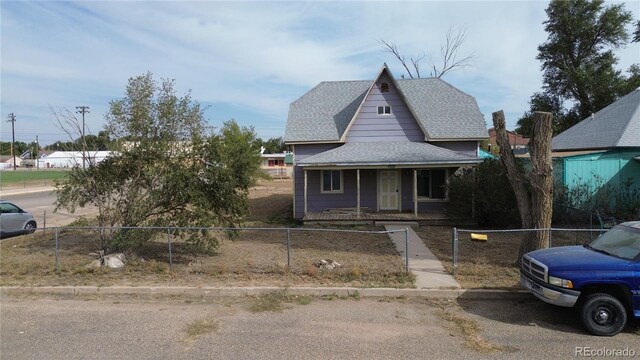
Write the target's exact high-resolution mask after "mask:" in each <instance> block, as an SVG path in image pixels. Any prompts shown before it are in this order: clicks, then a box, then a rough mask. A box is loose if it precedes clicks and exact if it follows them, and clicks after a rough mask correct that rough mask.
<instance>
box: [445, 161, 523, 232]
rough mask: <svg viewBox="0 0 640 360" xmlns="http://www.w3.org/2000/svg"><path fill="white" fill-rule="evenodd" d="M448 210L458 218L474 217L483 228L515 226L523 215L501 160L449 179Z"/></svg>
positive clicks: (486, 162) (483, 164)
mask: <svg viewBox="0 0 640 360" xmlns="http://www.w3.org/2000/svg"><path fill="white" fill-rule="evenodd" d="M449 194H450V199H449V204H448V205H447V207H446V210H447V212H448V213H449V214H452V215H457V216H471V215H472V207H475V217H476V219H477V220H478V224H479V225H482V226H497V227H504V226H516V225H519V224H520V212H519V211H518V203H517V201H516V196H515V193H514V192H513V189H512V188H511V184H510V183H509V179H508V178H507V174H506V170H505V168H504V165H502V162H500V160H496V159H487V160H485V161H484V162H482V163H481V164H480V165H478V167H477V168H476V169H475V171H474V170H470V169H465V170H463V171H461V173H460V174H458V175H454V176H453V177H452V178H451V179H449Z"/></svg>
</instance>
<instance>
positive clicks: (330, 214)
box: [303, 208, 475, 225]
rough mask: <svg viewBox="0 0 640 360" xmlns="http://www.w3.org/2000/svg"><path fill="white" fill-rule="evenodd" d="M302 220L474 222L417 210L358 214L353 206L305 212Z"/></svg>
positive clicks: (455, 223) (441, 223)
mask: <svg viewBox="0 0 640 360" xmlns="http://www.w3.org/2000/svg"><path fill="white" fill-rule="evenodd" d="M303 221H304V222H305V223H309V222H311V223H314V222H315V223H319V222H322V223H364V224H366V223H374V222H376V221H398V222H402V221H412V222H417V223H418V224H420V225H457V224H464V225H468V224H475V221H474V220H473V219H462V218H451V217H449V216H447V214H446V213H444V212H436V211H430V212H419V213H418V215H417V216H416V215H415V214H414V213H413V212H400V211H372V210H369V209H360V216H358V214H357V212H356V210H355V209H353V208H347V209H327V210H325V211H313V212H311V211H310V212H307V214H306V215H305V216H304V218H303Z"/></svg>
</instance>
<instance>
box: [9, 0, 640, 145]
mask: <svg viewBox="0 0 640 360" xmlns="http://www.w3.org/2000/svg"><path fill="white" fill-rule="evenodd" d="M547 5H548V3H547V2H543V1H530V2H524V1H494V2H488V1H447V2H444V1H425V2H385V1H368V2H361V1H357V2H356V1H352V2H267V1H261V2H214V1H199V2H183V1H180V2H178V1H176V2H173V1H155V2H150V1H91V2H49V1H43V2H29V1H20V2H14V1H5V0H3V1H1V2H0V11H1V14H0V70H1V71H0V140H2V141H11V123H9V122H7V119H8V117H9V113H14V114H15V116H16V121H15V136H16V141H24V142H31V141H35V138H36V136H38V141H39V142H40V144H41V145H47V144H50V143H53V142H55V141H57V140H62V141H69V140H70V139H69V136H68V135H67V134H66V133H65V132H63V131H62V130H61V129H60V128H59V126H58V125H57V122H56V120H55V118H54V117H53V116H52V111H51V109H56V110H59V109H62V108H67V109H70V110H75V107H76V106H81V105H83V106H89V108H90V110H89V111H90V113H88V114H86V117H85V122H86V126H87V130H86V133H87V134H97V133H98V131H100V130H102V128H103V126H104V124H105V120H104V115H105V114H106V112H107V111H108V105H109V101H110V100H113V99H119V98H122V97H124V93H125V88H126V85H127V81H128V79H129V78H130V77H134V76H138V75H142V74H145V73H146V72H151V73H153V75H154V78H156V79H161V78H166V79H175V88H176V90H177V93H178V94H179V95H182V94H184V93H186V92H187V91H189V90H190V91H191V96H192V98H193V99H194V100H196V101H198V102H199V103H200V104H201V105H203V106H205V107H206V110H205V118H206V119H207V121H208V122H209V123H210V124H211V125H212V126H213V127H217V128H219V127H221V126H222V123H223V122H224V121H227V120H229V119H235V120H236V121H237V122H238V123H239V124H240V125H243V126H253V127H254V128H255V130H256V132H257V135H258V136H259V137H261V138H263V139H268V138H271V137H280V136H284V130H285V126H286V120H287V112H288V107H289V104H290V103H291V102H293V101H295V100H296V99H297V98H299V97H300V96H302V95H304V93H306V92H307V91H309V90H310V89H311V88H313V87H314V86H315V85H317V84H318V83H319V82H321V81H339V80H372V79H373V78H374V77H375V76H376V75H377V73H378V71H379V70H380V68H381V66H382V64H383V63H384V62H386V63H387V64H388V65H389V67H390V69H391V71H392V73H393V74H394V76H395V77H396V78H399V77H400V76H401V75H402V74H404V71H403V68H402V66H401V65H400V63H399V62H398V61H397V60H396V59H395V58H394V57H393V55H391V54H390V53H388V52H385V51H384V50H383V48H382V47H381V44H380V42H379V41H380V40H381V39H383V40H386V41H388V42H394V43H395V44H396V45H397V47H398V49H399V50H400V52H401V53H403V54H405V55H406V56H407V57H411V56H418V55H421V54H423V53H424V54H425V55H427V58H426V59H425V62H424V65H423V66H424V67H428V62H427V60H428V58H429V56H432V58H433V59H434V60H438V57H439V52H440V46H441V44H442V42H443V40H444V37H445V34H446V32H447V30H448V29H449V28H450V27H455V28H461V29H466V32H467V39H466V41H465V43H464V44H463V46H462V48H461V49H460V54H461V55H463V56H464V55H472V56H473V62H472V65H471V66H468V67H466V68H465V69H462V70H459V71H456V72H451V73H449V74H446V75H445V76H444V77H443V79H444V80H445V81H447V82H449V83H450V84H452V85H454V86H455V87H457V88H459V89H460V90H462V91H464V92H466V93H468V94H470V95H472V96H474V97H475V98H476V100H477V102H478V105H479V107H480V110H481V112H482V113H483V114H484V117H485V120H486V121H487V124H488V126H489V127H490V126H491V125H490V124H491V113H492V112H494V111H497V110H503V111H504V112H505V115H506V119H507V128H509V129H513V128H514V127H515V123H516V121H517V119H518V118H519V117H520V116H521V115H522V114H523V113H524V112H525V111H526V110H527V109H528V101H529V98H530V96H531V95H532V94H533V93H534V92H535V91H539V90H540V88H541V71H540V63H539V61H538V60H536V59H535V57H536V55H537V46H538V45H539V44H541V43H543V42H544V41H545V40H546V37H547V34H546V33H545V32H544V29H543V24H542V23H543V21H544V20H545V19H546V14H545V8H546V7H547ZM625 7H626V9H627V10H630V11H631V12H632V13H633V17H634V21H635V20H637V19H640V1H629V2H625ZM616 54H617V55H618V57H619V58H620V61H619V64H618V65H619V68H620V69H621V70H626V69H627V68H628V67H629V65H631V64H632V63H634V62H635V63H637V62H640V44H638V43H634V44H629V45H627V47H626V48H624V49H621V50H618V51H616ZM78 116H80V115H78Z"/></svg>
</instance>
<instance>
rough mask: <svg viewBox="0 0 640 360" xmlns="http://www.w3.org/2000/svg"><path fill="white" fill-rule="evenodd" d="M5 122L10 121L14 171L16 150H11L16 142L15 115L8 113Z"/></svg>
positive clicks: (14, 167) (14, 169)
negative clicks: (7, 118)
mask: <svg viewBox="0 0 640 360" xmlns="http://www.w3.org/2000/svg"><path fill="white" fill-rule="evenodd" d="M7 122H10V123H11V157H12V158H13V171H16V152H15V151H14V150H13V147H14V146H15V143H16V128H15V123H16V116H15V114H14V113H10V114H9V120H7Z"/></svg>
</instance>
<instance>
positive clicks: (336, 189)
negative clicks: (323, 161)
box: [320, 170, 343, 193]
mask: <svg viewBox="0 0 640 360" xmlns="http://www.w3.org/2000/svg"><path fill="white" fill-rule="evenodd" d="M342 185H343V183H342V170H322V179H321V184H320V186H321V187H320V190H321V192H322V193H342V191H343V190H342Z"/></svg>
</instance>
